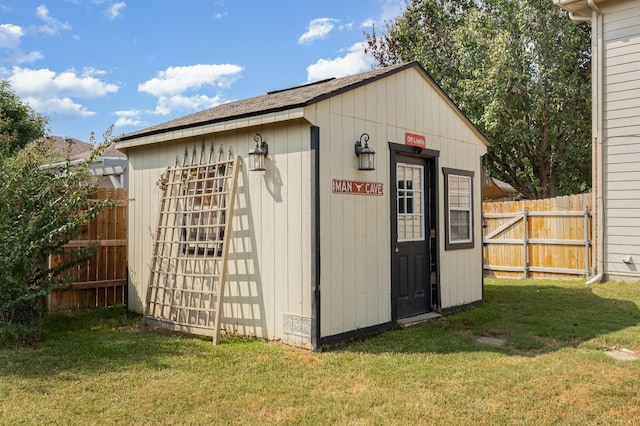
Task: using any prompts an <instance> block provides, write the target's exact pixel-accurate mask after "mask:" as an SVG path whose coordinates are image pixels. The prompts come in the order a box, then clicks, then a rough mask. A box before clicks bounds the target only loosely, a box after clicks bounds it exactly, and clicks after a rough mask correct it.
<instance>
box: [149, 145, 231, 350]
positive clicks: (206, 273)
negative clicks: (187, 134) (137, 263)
mask: <svg viewBox="0 0 640 426" xmlns="http://www.w3.org/2000/svg"><path fill="white" fill-rule="evenodd" d="M207 151H208V153H207ZM214 157H215V158H214ZM240 164H241V163H240V157H238V156H234V155H233V154H232V153H231V151H229V153H228V154H226V155H225V154H224V151H223V149H222V147H220V150H219V151H217V152H216V151H215V150H214V148H213V145H211V147H210V148H209V149H205V147H204V145H203V146H202V147H201V149H200V152H199V153H198V151H197V150H196V148H195V147H194V148H193V150H192V152H191V154H189V152H188V151H185V153H184V158H183V160H182V165H179V160H178V159H176V163H175V165H174V166H173V167H168V168H167V171H166V172H165V173H164V174H163V175H162V176H161V177H160V180H159V181H158V185H159V186H160V187H161V189H162V190H163V195H162V200H161V203H160V212H159V215H158V226H157V230H156V236H155V241H154V254H153V261H152V266H151V276H150V278H149V286H148V288H147V297H146V308H145V314H144V318H143V326H144V325H156V326H161V327H165V328H169V329H172V330H177V331H183V332H188V333H193V334H201V335H206V336H212V337H213V343H214V344H218V342H219V339H220V316H221V311H222V301H223V296H224V283H225V280H226V272H227V254H228V251H229V237H230V234H231V218H232V216H233V205H234V200H235V193H236V187H237V177H238V170H239V168H240Z"/></svg>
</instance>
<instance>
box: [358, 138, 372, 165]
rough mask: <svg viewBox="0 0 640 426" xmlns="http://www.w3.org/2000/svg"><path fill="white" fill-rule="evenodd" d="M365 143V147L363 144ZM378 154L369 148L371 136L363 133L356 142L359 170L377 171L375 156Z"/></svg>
mask: <svg viewBox="0 0 640 426" xmlns="http://www.w3.org/2000/svg"><path fill="white" fill-rule="evenodd" d="M363 141H364V146H362V143H363ZM375 155H376V152H375V151H374V150H373V149H371V148H369V135H368V134H367V133H363V134H362V135H360V140H359V141H357V142H356V156H357V157H358V170H375V169H376V167H375V162H374V156H375Z"/></svg>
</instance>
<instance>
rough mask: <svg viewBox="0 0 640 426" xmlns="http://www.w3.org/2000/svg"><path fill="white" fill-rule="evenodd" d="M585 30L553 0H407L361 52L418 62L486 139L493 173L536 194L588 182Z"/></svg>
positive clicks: (577, 188) (388, 60)
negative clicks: (395, 17)
mask: <svg viewBox="0 0 640 426" xmlns="http://www.w3.org/2000/svg"><path fill="white" fill-rule="evenodd" d="M590 36H591V35H590V27H589V25H587V24H585V23H576V22H573V21H571V20H570V19H569V18H568V16H567V14H566V12H565V11H563V10H562V9H560V8H559V7H556V6H554V5H553V3H552V2H551V1H549V0H413V1H412V2H411V4H409V5H408V7H407V10H406V12H405V13H404V14H403V15H402V16H400V17H399V18H397V19H396V20H395V21H394V22H391V23H388V24H387V26H386V31H385V32H384V33H383V34H378V33H377V32H376V30H375V28H374V29H373V31H372V32H371V33H370V34H367V41H368V47H367V50H368V51H369V52H371V53H372V54H373V56H374V57H375V58H376V60H377V61H378V63H379V65H381V66H385V65H390V64H393V63H399V62H406V61H418V62H420V63H421V64H422V65H423V66H424V68H425V69H426V70H427V72H428V73H429V74H430V75H431V76H432V77H433V79H434V80H435V81H436V82H437V83H438V84H439V85H440V86H441V87H442V88H443V90H444V91H445V92H446V93H447V94H448V95H449V96H450V97H451V99H452V100H453V101H454V102H455V103H456V104H457V105H458V106H459V107H460V109H461V110H462V111H464V112H465V114H466V115H467V116H468V117H469V118H470V119H471V121H472V122H473V123H474V124H475V125H476V126H478V128H479V129H480V130H481V131H482V132H483V133H484V134H485V136H486V137H487V139H488V140H489V141H490V144H491V145H490V147H489V152H488V154H487V157H486V166H487V168H488V170H489V173H490V175H492V176H493V177H496V178H498V179H501V180H503V181H506V182H508V183H510V184H511V185H512V186H514V187H515V188H516V189H517V190H518V191H520V193H522V194H523V195H524V196H525V197H526V198H530V199H535V198H546V197H555V196H557V195H567V194H571V193H579V192H584V191H587V190H588V189H589V188H590V184H591V132H590V129H591V126H590V119H591V104H590V99H591V86H590V84H591V83H590V75H591V70H590V46H591V42H590Z"/></svg>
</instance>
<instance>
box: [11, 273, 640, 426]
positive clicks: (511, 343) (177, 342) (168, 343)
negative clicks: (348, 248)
mask: <svg viewBox="0 0 640 426" xmlns="http://www.w3.org/2000/svg"><path fill="white" fill-rule="evenodd" d="M639 307H640V284H624V283H607V284H598V285H595V286H592V287H587V286H585V285H584V284H583V283H580V282H571V281H564V282H542V281H508V280H487V283H486V285H485V302H484V303H483V304H482V305H481V306H479V307H476V308H473V309H469V310H467V311H465V312H460V313H457V314H454V315H450V316H448V317H444V318H441V319H439V320H436V321H431V322H428V323H425V324H421V325H418V326H414V327H410V328H406V329H401V330H394V331H391V332H387V333H382V334H379V335H377V336H373V337H371V338H368V339H363V340H360V341H356V342H351V343H349V344H345V345H343V346H341V347H338V348H333V349H330V350H325V351H323V352H321V353H311V352H307V351H304V350H300V349H296V348H291V347H287V346H285V345H282V344H279V343H266V342H262V341H259V340H256V339H242V338H235V337H227V338H223V339H222V344H221V345H220V346H213V345H212V344H211V343H210V341H207V340H204V339H201V338H196V337H189V336H183V335H176V334H170V333H167V332H164V333H147V334H141V333H139V328H138V325H139V321H140V319H139V318H138V317H135V316H131V315H130V314H128V313H126V311H125V310H124V309H123V308H110V309H104V310H96V311H88V312H78V313H75V314H73V315H67V316H51V317H49V318H48V319H47V320H46V322H45V324H44V336H43V337H44V339H43V341H42V342H41V343H40V344H39V345H38V346H35V347H17V348H11V349H2V350H0V424H11V425H16V424H65V425H66V424H115V425H118V424H134V425H136V424H138V425H143V424H252V425H253V424H323V425H324V424H367V425H369V424H380V425H386V424H389V425H406V424H453V425H456V424H514V423H516V424H535V425H540V424H576V425H577V424H579V425H584V424H633V423H634V422H636V421H637V420H638V419H639V418H640V360H637V361H631V362H624V361H617V360H615V359H612V358H610V357H608V356H606V355H605V353H604V351H605V350H606V349H608V348H617V347H624V348H627V349H630V350H634V351H638V353H640V309H639ZM478 336H488V337H499V338H502V339H505V341H506V343H505V345H504V346H502V347H499V346H490V345H486V344H481V343H479V342H478V341H477V340H476V338H477V337H478Z"/></svg>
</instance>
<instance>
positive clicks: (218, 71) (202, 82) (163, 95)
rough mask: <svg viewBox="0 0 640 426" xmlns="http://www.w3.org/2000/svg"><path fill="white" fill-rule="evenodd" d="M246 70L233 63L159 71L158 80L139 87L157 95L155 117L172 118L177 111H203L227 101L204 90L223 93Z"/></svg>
mask: <svg viewBox="0 0 640 426" xmlns="http://www.w3.org/2000/svg"><path fill="white" fill-rule="evenodd" d="M242 69H243V68H242V67H241V66H238V65H232V64H198V65H191V66H184V67H169V68H167V69H166V70H164V71H160V72H158V75H157V77H154V78H152V79H150V80H147V81H145V82H144V83H142V84H139V85H138V91H139V92H144V93H149V94H150V95H153V96H156V97H157V98H158V102H157V104H156V109H155V111H154V113H155V114H162V115H168V114H171V113H172V112H173V111H175V110H179V109H186V110H202V109H206V108H211V107H214V106H216V105H219V104H221V103H222V102H223V100H222V96H221V95H220V94H219V93H218V94H215V95H214V96H209V95H203V94H200V93H197V91H199V90H202V89H204V88H209V90H211V89H213V90H214V91H220V90H221V89H227V88H229V87H230V86H231V84H232V83H233V81H235V79H237V78H238V77H239V75H240V72H242Z"/></svg>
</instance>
